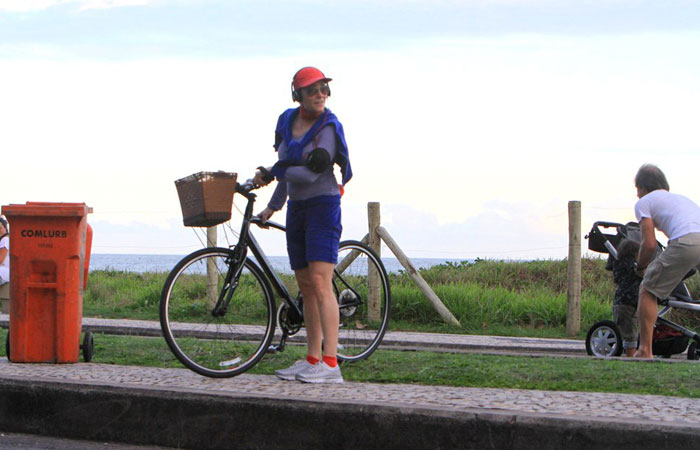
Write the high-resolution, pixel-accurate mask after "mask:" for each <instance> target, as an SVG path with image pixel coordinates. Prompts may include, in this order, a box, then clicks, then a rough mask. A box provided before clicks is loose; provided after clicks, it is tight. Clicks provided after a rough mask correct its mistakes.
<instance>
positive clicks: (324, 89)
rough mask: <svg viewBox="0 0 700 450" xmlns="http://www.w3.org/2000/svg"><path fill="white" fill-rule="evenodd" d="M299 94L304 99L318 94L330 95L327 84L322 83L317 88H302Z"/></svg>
mask: <svg viewBox="0 0 700 450" xmlns="http://www.w3.org/2000/svg"><path fill="white" fill-rule="evenodd" d="M301 92H302V94H303V95H304V96H305V97H313V96H315V95H317V94H318V93H322V94H325V95H331V88H330V87H329V86H328V83H322V84H320V85H319V86H309V87H305V88H302V89H301Z"/></svg>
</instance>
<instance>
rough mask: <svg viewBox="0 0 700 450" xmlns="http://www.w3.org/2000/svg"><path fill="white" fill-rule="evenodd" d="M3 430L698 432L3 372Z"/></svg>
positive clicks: (517, 441)
mask: <svg viewBox="0 0 700 450" xmlns="http://www.w3.org/2000/svg"><path fill="white" fill-rule="evenodd" d="M0 391H1V392H3V395H2V397H1V398H0V429H2V430H4V431H8V432H19V433H32V434H41V435H51V436H59V437H69V438H80V439H90V440H108V441H115V442H124V443H130V444H139V445H161V446H169V447H176V448H191V449H230V448H264V449H299V448H334V449H345V448H347V449H353V450H357V449H373V448H377V449H406V448H431V449H461V448H465V449H466V448H492V449H510V448H517V449H524V450H527V449H538V450H540V449H561V448H566V449H571V450H577V449H586V450H587V449H591V448H596V449H607V448H610V449H613V448H614V449H635V450H637V449H639V448H655V449H673V450H680V449H690V448H697V442H696V441H697V439H698V437H700V428H699V427H695V426H690V425H677V424H673V423H670V424H667V423H663V424H660V423H658V422H651V421H641V422H640V421H628V420H619V419H613V420H607V419H606V420H603V419H595V418H594V419H592V418H588V417H587V418H576V417H554V416H551V415H547V414H524V413H512V412H504V411H494V410H488V409H485V410H482V409H473V410H466V411H453V410H451V409H449V408H439V407H434V408H427V407H416V406H415V405H396V404H390V405H386V404H382V403H381V402H367V401H362V402H359V401H358V402H350V401H343V402H341V401H337V400H335V401H318V400H303V399H298V398H297V399H289V398H284V397H283V396H281V398H271V397H269V396H260V395H255V394H250V395H232V394H221V393H216V394H213V393H205V392H196V391H190V390H183V389H172V388H162V387H151V388H139V387H134V386H129V387H120V386H110V385H103V384H99V383H86V382H75V381H56V380H51V381H47V380H28V379H19V378H13V377H3V378H0Z"/></svg>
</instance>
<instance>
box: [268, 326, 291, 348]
mask: <svg viewBox="0 0 700 450" xmlns="http://www.w3.org/2000/svg"><path fill="white" fill-rule="evenodd" d="M287 336H289V334H288V333H287V332H286V331H282V338H281V339H280V343H279V344H277V345H274V344H273V345H270V346H269V347H268V348H267V353H277V352H283V351H284V347H285V345H286V344H287Z"/></svg>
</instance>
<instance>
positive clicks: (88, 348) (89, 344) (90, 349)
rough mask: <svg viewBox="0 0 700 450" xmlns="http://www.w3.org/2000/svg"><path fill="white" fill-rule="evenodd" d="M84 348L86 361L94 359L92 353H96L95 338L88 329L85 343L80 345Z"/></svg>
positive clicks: (84, 337)
mask: <svg viewBox="0 0 700 450" xmlns="http://www.w3.org/2000/svg"><path fill="white" fill-rule="evenodd" d="M80 348H82V349H83V359H84V360H85V362H90V361H92V355H93V354H94V353H95V339H94V338H93V337H92V332H91V331H86V332H85V336H83V345H81V346H80Z"/></svg>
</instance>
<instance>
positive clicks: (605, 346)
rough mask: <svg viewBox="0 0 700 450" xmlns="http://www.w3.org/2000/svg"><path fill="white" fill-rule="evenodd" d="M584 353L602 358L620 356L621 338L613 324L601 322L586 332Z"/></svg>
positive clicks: (607, 321)
mask: <svg viewBox="0 0 700 450" xmlns="http://www.w3.org/2000/svg"><path fill="white" fill-rule="evenodd" d="M586 352H587V353H588V354H589V355H591V356H599V357H604V358H607V357H611V356H620V355H621V354H622V336H620V330H619V329H618V328H617V325H615V322H613V321H611V320H601V321H600V322H597V323H595V324H594V325H593V326H592V327H591V328H590V330H588V334H587V335H586Z"/></svg>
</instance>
